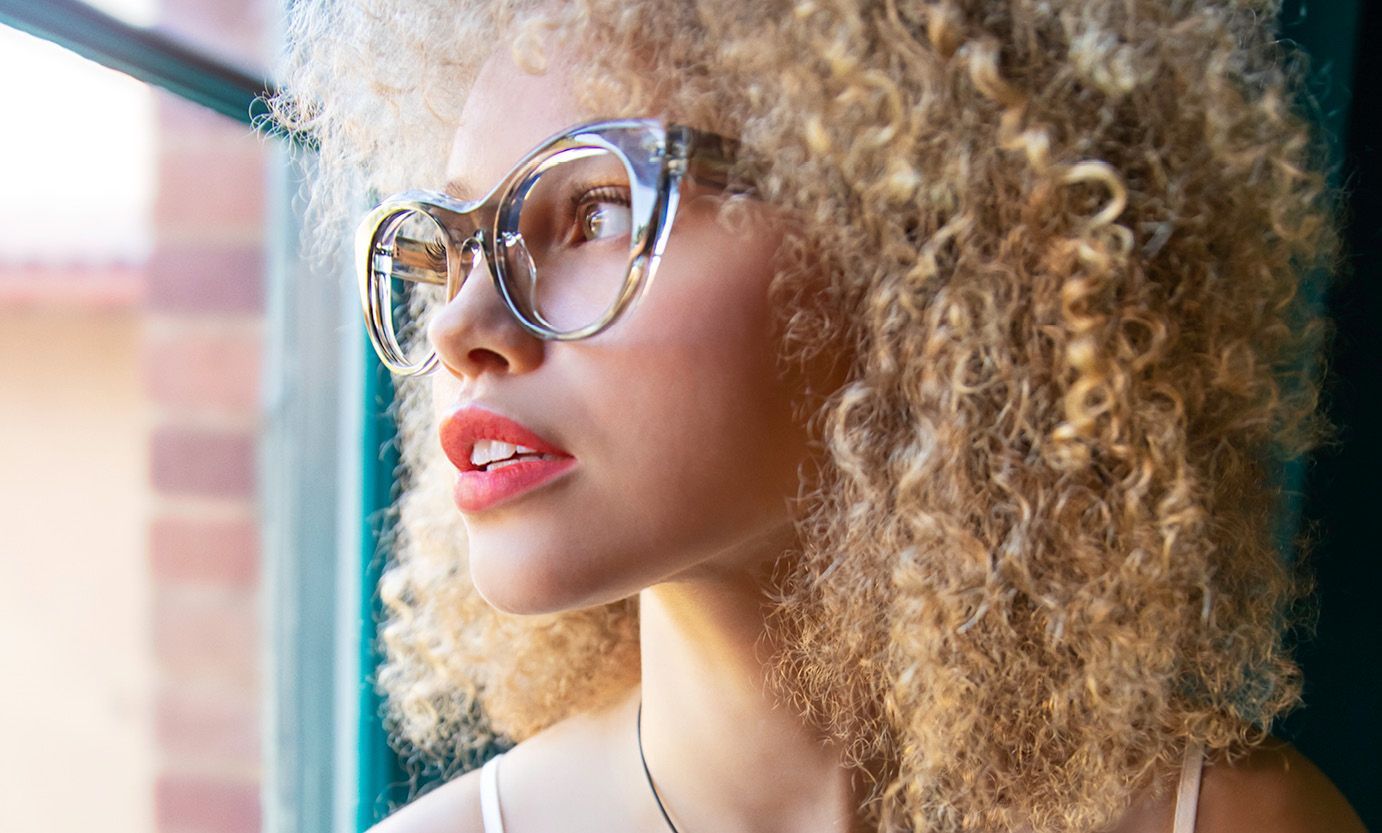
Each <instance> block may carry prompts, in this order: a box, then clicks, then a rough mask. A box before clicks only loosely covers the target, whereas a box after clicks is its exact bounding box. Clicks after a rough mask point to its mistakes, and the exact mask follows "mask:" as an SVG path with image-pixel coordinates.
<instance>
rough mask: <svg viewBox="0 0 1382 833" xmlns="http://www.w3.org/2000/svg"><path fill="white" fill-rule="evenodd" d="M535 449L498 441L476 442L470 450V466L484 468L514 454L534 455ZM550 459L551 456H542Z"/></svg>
mask: <svg viewBox="0 0 1382 833" xmlns="http://www.w3.org/2000/svg"><path fill="white" fill-rule="evenodd" d="M536 453H537V449H535V448H528V447H527V446H526V445H516V444H514V443H506V442H501V441H500V440H476V441H475V447H474V448H472V449H471V450H470V464H471V465H473V466H482V467H483V466H484V465H485V464H487V463H493V462H495V461H496V460H506V459H507V458H509V457H512V456H513V455H515V454H536ZM544 456H548V457H550V456H551V455H544Z"/></svg>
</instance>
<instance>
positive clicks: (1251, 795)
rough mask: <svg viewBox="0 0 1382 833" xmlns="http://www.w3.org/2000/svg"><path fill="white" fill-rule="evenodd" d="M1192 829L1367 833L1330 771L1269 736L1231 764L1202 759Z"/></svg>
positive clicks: (1216, 832)
mask: <svg viewBox="0 0 1382 833" xmlns="http://www.w3.org/2000/svg"><path fill="white" fill-rule="evenodd" d="M1197 816H1198V817H1197V819H1196V825H1195V830H1196V833H1323V832H1324V831H1327V833H1367V831H1366V830H1365V829H1364V827H1363V822H1362V820H1361V819H1359V818H1358V814H1357V813H1356V812H1355V811H1354V810H1353V807H1352V806H1350V805H1349V803H1348V800H1347V799H1346V798H1344V796H1343V794H1342V793H1340V792H1339V788H1338V787H1336V786H1334V782H1332V781H1330V780H1329V778H1328V776H1326V775H1325V774H1324V773H1323V772H1321V771H1320V769H1319V767H1317V766H1315V764H1314V763H1313V762H1311V761H1310V759H1309V758H1307V757H1305V756H1304V755H1302V754H1301V753H1300V750H1298V749H1296V748H1295V747H1294V746H1292V745H1291V744H1289V743H1286V742H1285V741H1282V740H1279V739H1276V738H1272V739H1270V740H1268V741H1267V742H1266V743H1263V744H1262V745H1260V746H1257V747H1255V748H1254V749H1253V750H1252V751H1251V752H1249V753H1248V754H1247V755H1245V756H1243V757H1241V758H1237V759H1236V760H1234V761H1233V762H1232V763H1231V764H1230V763H1226V762H1209V761H1206V763H1205V768H1204V776H1203V782H1202V784H1201V786H1200V804H1199V812H1198V814H1197Z"/></svg>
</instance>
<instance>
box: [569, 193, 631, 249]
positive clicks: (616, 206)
mask: <svg viewBox="0 0 1382 833" xmlns="http://www.w3.org/2000/svg"><path fill="white" fill-rule="evenodd" d="M572 203H573V205H574V208H575V212H574V213H575V225H576V229H575V233H576V234H578V235H579V238H578V239H579V240H580V241H583V242H587V243H588V242H593V241H596V240H614V239H618V238H620V237H623V236H624V235H627V234H628V233H629V232H630V231H631V230H632V227H633V213H632V211H631V210H630V208H629V195H628V192H627V191H626V190H625V189H622V188H613V187H608V186H606V187H602V188H592V189H590V190H588V191H586V192H584V193H583V194H581V195H580V196H579V197H577V198H575V199H574V200H572Z"/></svg>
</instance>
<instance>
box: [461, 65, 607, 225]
mask: <svg viewBox="0 0 1382 833" xmlns="http://www.w3.org/2000/svg"><path fill="white" fill-rule="evenodd" d="M577 71H578V70H577V69H576V68H575V64H574V62H573V60H572V59H571V57H570V56H569V55H568V54H566V53H565V52H562V51H561V50H559V49H557V50H553V52H551V53H550V54H549V56H548V64H547V71H546V73H545V74H542V75H534V74H531V73H529V72H528V71H526V70H524V69H523V68H522V67H520V66H518V65H517V64H516V63H515V62H514V60H513V56H512V55H511V54H510V52H509V49H508V48H507V46H501V47H499V48H498V49H496V50H495V51H494V52H492V53H491V54H490V56H489V58H488V59H487V60H486V61H485V63H484V64H483V65H482V66H481V67H480V71H479V73H478V74H477V76H476V78H475V81H474V84H473V85H472V87H471V90H470V94H469V95H468V96H467V98H466V101H465V105H464V107H463V108H462V109H461V115H460V122H459V125H458V126H457V128H456V131H455V134H454V135H453V136H452V142H451V151H450V155H449V158H448V161H447V165H446V174H447V179H449V180H453V181H461V182H465V183H469V185H470V187H469V188H468V191H469V193H466V194H464V196H465V197H466V198H468V199H474V198H477V197H481V196H483V195H484V192H486V191H488V190H489V189H490V187H492V186H493V185H494V184H495V183H496V182H498V181H499V179H500V177H502V176H503V175H504V174H505V173H507V172H508V170H509V169H510V168H511V167H513V165H514V163H516V162H517V161H518V160H519V159H521V158H522V157H523V155H524V154H526V153H527V152H528V151H529V150H531V149H532V148H533V147H534V146H535V145H537V144H538V143H539V142H541V141H542V140H543V139H545V138H547V137H548V136H550V135H552V134H553V133H556V132H557V131H559V130H561V129H563V128H565V127H567V126H569V125H571V124H573V123H575V122H578V121H582V120H584V119H585V118H586V117H587V115H586V114H584V113H583V112H582V111H581V110H580V109H579V108H578V105H577V102H576V96H575V92H574V90H573V88H572V86H571V82H572V76H573V75H574V74H575V73H576V72H577Z"/></svg>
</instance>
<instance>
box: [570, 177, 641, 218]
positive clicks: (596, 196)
mask: <svg viewBox="0 0 1382 833" xmlns="http://www.w3.org/2000/svg"><path fill="white" fill-rule="evenodd" d="M590 202H609V203H614V204H615V205H622V206H628V205H629V204H630V199H629V193H628V188H627V187H623V186H617V185H597V184H595V183H593V182H592V183H585V184H581V185H578V186H577V187H575V188H573V189H571V200H570V202H569V205H568V206H567V213H568V216H570V217H572V218H573V219H574V220H577V221H579V220H580V208H581V206H583V205H585V204H587V203H590Z"/></svg>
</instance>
